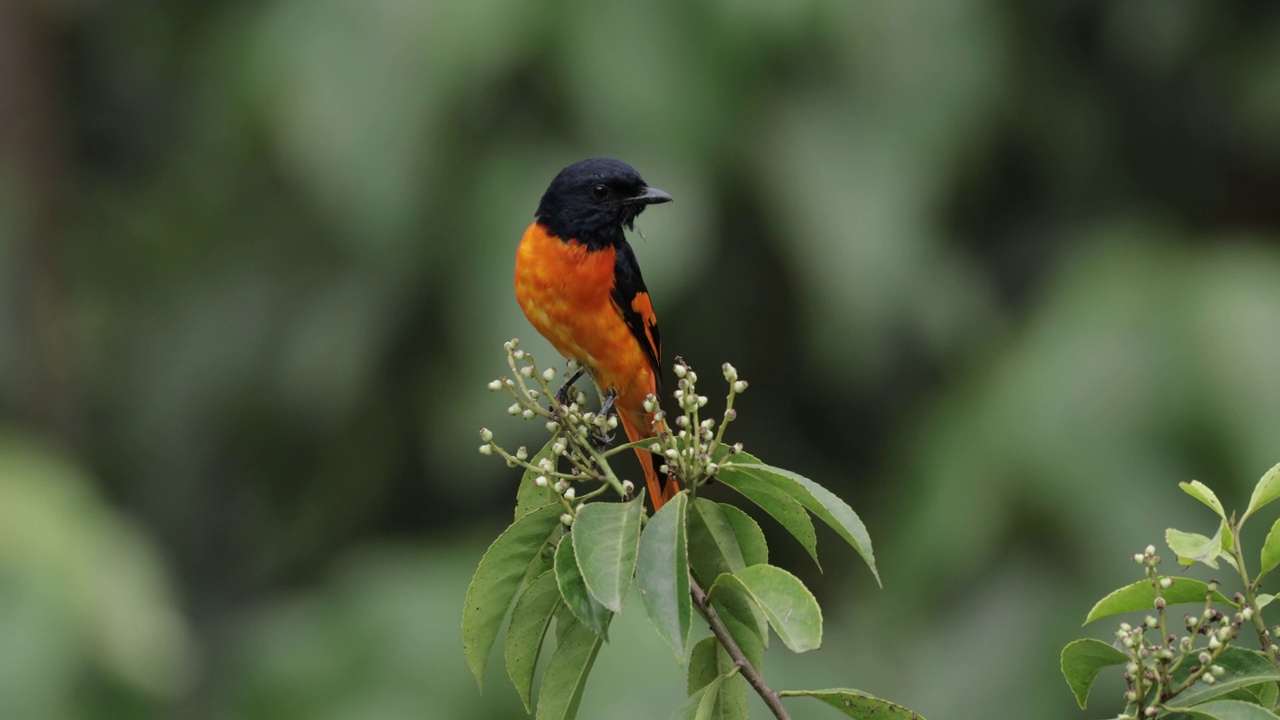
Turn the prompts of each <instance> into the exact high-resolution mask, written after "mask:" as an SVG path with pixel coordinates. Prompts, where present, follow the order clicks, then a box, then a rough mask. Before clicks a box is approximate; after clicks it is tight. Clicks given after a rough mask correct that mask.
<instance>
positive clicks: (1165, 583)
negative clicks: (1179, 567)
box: [1160, 577, 1173, 590]
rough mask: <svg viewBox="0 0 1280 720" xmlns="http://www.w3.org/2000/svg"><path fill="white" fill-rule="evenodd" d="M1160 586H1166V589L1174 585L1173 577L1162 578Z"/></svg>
mask: <svg viewBox="0 0 1280 720" xmlns="http://www.w3.org/2000/svg"><path fill="white" fill-rule="evenodd" d="M1160 587H1162V588H1164V589H1165V590H1168V589H1169V588H1170V587H1173V578H1170V577H1163V578H1160Z"/></svg>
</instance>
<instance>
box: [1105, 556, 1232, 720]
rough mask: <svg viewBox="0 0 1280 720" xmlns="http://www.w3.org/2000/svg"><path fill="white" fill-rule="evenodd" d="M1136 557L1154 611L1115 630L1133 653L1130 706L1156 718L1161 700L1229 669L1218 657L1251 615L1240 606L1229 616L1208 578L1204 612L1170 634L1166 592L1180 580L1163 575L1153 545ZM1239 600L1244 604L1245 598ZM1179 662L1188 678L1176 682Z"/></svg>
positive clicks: (1130, 655)
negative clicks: (1152, 596)
mask: <svg viewBox="0 0 1280 720" xmlns="http://www.w3.org/2000/svg"><path fill="white" fill-rule="evenodd" d="M1133 560H1134V562H1135V563H1138V564H1139V565H1142V566H1143V568H1144V570H1145V571H1146V575H1147V578H1148V580H1149V581H1150V582H1151V587H1152V589H1153V590H1154V591H1155V601H1154V603H1153V607H1154V609H1155V613H1154V614H1149V615H1146V616H1145V617H1143V618H1142V621H1141V622H1140V623H1137V624H1136V626H1135V625H1131V624H1130V623H1128V622H1122V623H1120V626H1119V629H1118V630H1117V631H1116V633H1115V637H1116V646H1117V647H1119V648H1120V649H1121V650H1123V651H1124V653H1125V654H1126V655H1127V656H1128V658H1129V659H1128V662H1127V663H1126V664H1125V668H1124V669H1125V672H1124V678H1125V683H1126V689H1125V696H1124V697H1125V703H1126V705H1129V706H1134V705H1136V706H1137V708H1138V710H1139V712H1140V714H1141V715H1142V716H1145V717H1155V716H1156V714H1158V712H1159V711H1158V705H1159V704H1160V703H1163V702H1165V701H1167V700H1170V699H1171V698H1172V697H1174V696H1175V695H1177V694H1178V693H1180V692H1182V691H1183V690H1186V689H1187V688H1188V687H1190V686H1191V685H1193V684H1194V683H1197V682H1202V683H1205V684H1206V685H1213V684H1215V683H1217V682H1218V680H1219V679H1220V678H1222V677H1223V676H1224V675H1225V674H1226V672H1227V671H1226V669H1225V668H1224V667H1223V666H1222V665H1220V664H1218V662H1217V661H1218V659H1219V657H1220V656H1221V655H1222V653H1223V652H1224V651H1225V650H1226V648H1227V647H1228V646H1229V645H1230V643H1231V641H1232V640H1233V639H1234V638H1235V637H1236V636H1237V635H1239V632H1240V627H1241V625H1242V624H1243V623H1244V622H1245V621H1247V620H1248V619H1249V617H1250V614H1248V613H1247V611H1241V612H1237V613H1235V614H1234V615H1233V616H1228V615H1227V614H1226V613H1224V612H1222V611H1221V610H1219V609H1218V608H1216V607H1214V595H1215V593H1216V591H1217V588H1218V582H1217V581H1216V580H1215V581H1211V582H1210V583H1208V591H1207V592H1206V594H1205V603H1204V607H1203V609H1202V611H1201V612H1199V613H1194V614H1187V615H1186V616H1185V617H1184V618H1183V625H1184V628H1185V634H1183V635H1178V634H1175V633H1171V632H1170V630H1171V629H1172V628H1170V627H1169V625H1168V622H1167V618H1166V616H1165V609H1166V607H1167V605H1168V603H1167V601H1166V599H1165V597H1164V593H1165V591H1167V590H1169V589H1170V588H1172V587H1174V585H1175V584H1176V583H1177V582H1178V580H1177V579H1176V578H1173V577H1167V576H1165V577H1162V576H1160V575H1159V573H1158V567H1159V565H1160V556H1159V555H1157V554H1156V549H1155V547H1154V546H1151V545H1148V546H1147V547H1146V549H1144V550H1143V551H1142V552H1140V553H1135V554H1134V556H1133ZM1239 600H1240V601H1241V604H1242V601H1243V598H1240V599H1239ZM1179 667H1182V668H1184V669H1185V671H1186V674H1187V677H1186V679H1184V680H1180V681H1179V682H1177V683H1175V682H1174V675H1173V671H1174V670H1175V669H1177V668H1179ZM1147 703H1151V704H1150V705H1147Z"/></svg>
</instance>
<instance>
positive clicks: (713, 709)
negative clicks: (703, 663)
mask: <svg viewBox="0 0 1280 720" xmlns="http://www.w3.org/2000/svg"><path fill="white" fill-rule="evenodd" d="M735 673H736V668H735ZM730 677H731V676H729V675H720V676H717V677H716V678H715V679H713V680H712V681H711V682H709V683H707V684H706V685H704V686H702V687H701V688H699V689H698V690H697V691H696V692H694V693H693V694H692V695H690V696H689V697H688V698H687V699H686V700H685V701H684V702H682V703H680V707H678V708H676V711H675V712H674V713H672V714H671V720H713V719H716V718H726V719H727V718H729V717H735V716H730V715H725V714H724V713H723V712H721V711H720V709H719V706H720V705H721V703H720V688H721V687H722V686H723V684H724V681H725V680H728V679H729V678H730ZM736 717H741V718H743V719H744V720H745V718H746V715H740V716H736Z"/></svg>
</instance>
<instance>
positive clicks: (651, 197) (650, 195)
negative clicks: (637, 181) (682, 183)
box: [631, 187, 671, 205]
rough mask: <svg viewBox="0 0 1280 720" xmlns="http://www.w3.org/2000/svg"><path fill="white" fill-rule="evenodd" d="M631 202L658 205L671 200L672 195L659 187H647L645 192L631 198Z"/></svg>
mask: <svg viewBox="0 0 1280 720" xmlns="http://www.w3.org/2000/svg"><path fill="white" fill-rule="evenodd" d="M631 202H634V203H639V204H641V205H658V204H660V203H665V202H671V196H670V195H668V194H666V193H665V192H663V191H661V190H659V189H658V188H651V187H647V188H645V189H644V192H642V193H640V194H639V195H637V196H635V197H633V198H631Z"/></svg>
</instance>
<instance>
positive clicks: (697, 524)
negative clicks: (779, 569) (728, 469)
mask: <svg viewBox="0 0 1280 720" xmlns="http://www.w3.org/2000/svg"><path fill="white" fill-rule="evenodd" d="M689 563H690V564H691V565H693V572H694V574H695V575H697V577H698V578H699V579H701V580H702V582H703V583H704V584H706V583H709V582H711V581H712V580H715V579H716V578H717V577H720V575H721V574H722V573H734V572H737V571H739V570H741V569H743V568H745V567H746V566H747V563H746V561H745V560H743V558H742V548H741V547H740V546H739V545H738V535H737V533H736V532H734V529H733V525H732V524H730V523H729V518H728V517H726V516H725V513H724V509H723V508H722V507H721V506H720V505H719V504H718V503H714V502H712V501H710V500H707V499H706V498H694V500H693V505H692V506H691V507H690V512H689Z"/></svg>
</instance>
